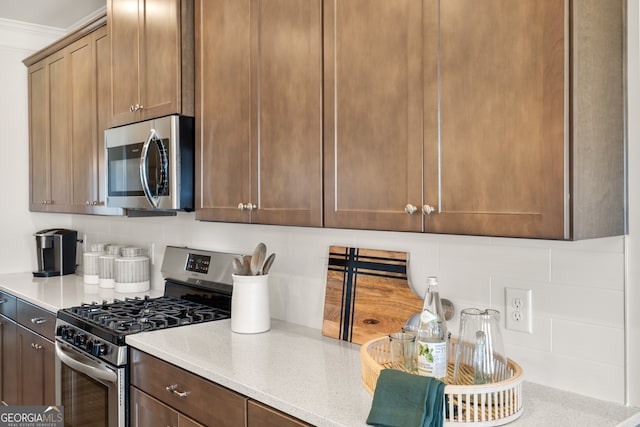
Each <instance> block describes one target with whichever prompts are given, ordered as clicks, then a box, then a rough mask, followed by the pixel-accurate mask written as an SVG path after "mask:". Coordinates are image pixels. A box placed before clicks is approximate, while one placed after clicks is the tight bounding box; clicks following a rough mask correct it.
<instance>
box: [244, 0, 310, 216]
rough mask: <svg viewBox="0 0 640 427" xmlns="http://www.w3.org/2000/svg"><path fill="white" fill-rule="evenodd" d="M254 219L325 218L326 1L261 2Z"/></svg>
mask: <svg viewBox="0 0 640 427" xmlns="http://www.w3.org/2000/svg"><path fill="white" fill-rule="evenodd" d="M252 8H253V11H252V13H251V17H252V23H251V26H252V34H254V36H252V39H251V42H252V43H251V44H252V46H251V50H252V54H251V59H252V64H251V74H252V79H251V81H252V84H251V89H252V92H253V93H252V104H251V105H252V111H251V121H252V126H251V129H252V132H253V134H252V138H251V139H252V150H251V154H252V168H251V170H252V171H255V172H254V173H253V174H252V181H253V182H252V186H251V188H252V196H251V200H252V202H253V203H254V204H256V205H257V208H258V209H257V210H254V211H253V212H252V213H251V222H253V223H263V224H287V225H315V226H320V225H321V224H322V211H321V202H322V1H320V0H261V1H259V0H253V1H252Z"/></svg>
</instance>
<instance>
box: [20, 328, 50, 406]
mask: <svg viewBox="0 0 640 427" xmlns="http://www.w3.org/2000/svg"><path fill="white" fill-rule="evenodd" d="M17 329H18V331H17V337H18V347H19V349H20V360H21V364H20V368H19V373H20V384H21V386H20V405H55V402H56V399H55V353H54V345H53V343H52V342H51V341H49V340H47V339H45V338H43V337H41V336H40V335H38V334H35V333H33V332H31V331H30V330H28V329H26V328H23V327H22V326H18V328H17Z"/></svg>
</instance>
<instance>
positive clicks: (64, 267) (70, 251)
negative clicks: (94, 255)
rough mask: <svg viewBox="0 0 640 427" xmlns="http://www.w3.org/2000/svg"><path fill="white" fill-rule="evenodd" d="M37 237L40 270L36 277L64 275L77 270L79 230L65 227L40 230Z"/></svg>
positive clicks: (35, 272) (36, 272) (35, 274)
mask: <svg viewBox="0 0 640 427" xmlns="http://www.w3.org/2000/svg"><path fill="white" fill-rule="evenodd" d="M34 236H35V237H36V256H37V258H38V271H34V272H33V275H34V276H35V277H51V276H62V275H65V274H73V273H75V272H76V242H77V241H78V232H77V231H75V230H67V229H64V228H53V229H48V230H42V231H38V232H37V233H35V234H34Z"/></svg>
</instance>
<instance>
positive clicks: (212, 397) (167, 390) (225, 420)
mask: <svg viewBox="0 0 640 427" xmlns="http://www.w3.org/2000/svg"><path fill="white" fill-rule="evenodd" d="M129 362H130V368H131V385H133V386H135V387H137V388H139V389H140V390H143V391H145V392H146V393H148V394H149V395H151V396H153V397H155V398H156V399H158V400H160V401H161V402H164V403H165V404H167V405H169V406H171V407H172V408H175V409H176V410H177V411H179V412H182V413H183V414H185V415H187V416H189V417H191V418H193V419H194V420H196V421H198V422H200V423H202V424H206V425H215V426H221V427H244V426H245V404H246V398H245V397H244V396H242V395H240V394H238V393H235V392H233V391H231V390H228V389H226V388H224V387H221V386H219V385H217V384H214V383H212V382H211V381H208V380H205V379H204V378H201V377H199V376H197V375H194V374H192V373H190V372H187V371H185V370H183V369H180V368H178V367H177V366H174V365H172V364H170V363H167V362H164V361H162V360H159V359H157V358H155V357H153V356H150V355H148V354H146V353H143V352H141V351H139V350H136V349H134V348H131V349H130V353H129Z"/></svg>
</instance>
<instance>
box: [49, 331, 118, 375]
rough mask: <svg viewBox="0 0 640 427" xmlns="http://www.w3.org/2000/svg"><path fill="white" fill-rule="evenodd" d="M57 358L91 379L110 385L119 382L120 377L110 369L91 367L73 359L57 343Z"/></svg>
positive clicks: (97, 366)
mask: <svg viewBox="0 0 640 427" xmlns="http://www.w3.org/2000/svg"><path fill="white" fill-rule="evenodd" d="M56 356H57V357H58V359H60V361H61V362H62V363H64V364H65V365H67V366H69V367H70V368H71V369H74V370H76V371H78V372H80V373H83V374H85V375H87V376H89V377H91V378H94V379H97V380H102V381H106V382H109V383H115V382H117V381H118V375H117V374H116V373H115V372H113V371H110V370H108V369H105V368H102V367H100V366H99V365H96V366H90V365H88V364H86V363H82V362H80V361H78V360H76V359H74V358H73V357H71V356H69V355H67V353H66V352H65V351H64V349H63V348H62V345H61V344H60V343H59V342H57V341H56Z"/></svg>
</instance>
